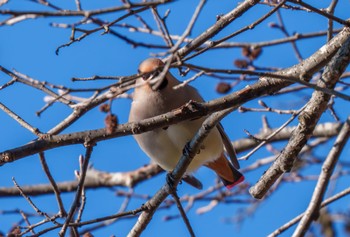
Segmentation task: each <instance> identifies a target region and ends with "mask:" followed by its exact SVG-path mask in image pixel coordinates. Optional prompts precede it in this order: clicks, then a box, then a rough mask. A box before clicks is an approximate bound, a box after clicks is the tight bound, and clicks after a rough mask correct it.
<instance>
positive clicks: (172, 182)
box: [166, 172, 177, 193]
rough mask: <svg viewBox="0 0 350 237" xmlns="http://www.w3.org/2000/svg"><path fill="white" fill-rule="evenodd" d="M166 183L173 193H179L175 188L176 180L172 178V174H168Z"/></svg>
mask: <svg viewBox="0 0 350 237" xmlns="http://www.w3.org/2000/svg"><path fill="white" fill-rule="evenodd" d="M166 182H167V184H168V185H169V188H170V190H171V192H172V193H174V192H176V191H177V190H176V187H175V180H174V177H173V176H172V174H171V172H169V173H167V175H166Z"/></svg>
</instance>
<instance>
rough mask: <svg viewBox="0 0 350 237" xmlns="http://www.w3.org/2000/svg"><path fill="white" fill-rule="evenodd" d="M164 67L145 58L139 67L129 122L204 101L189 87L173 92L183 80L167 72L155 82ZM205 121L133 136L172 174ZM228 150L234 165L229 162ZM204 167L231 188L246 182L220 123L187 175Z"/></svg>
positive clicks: (206, 139) (187, 171) (146, 151)
mask: <svg viewBox="0 0 350 237" xmlns="http://www.w3.org/2000/svg"><path fill="white" fill-rule="evenodd" d="M163 67H164V63H163V61H161V60H160V59H157V58H149V59H146V60H145V61H143V62H142V63H141V64H140V66H139V69H138V72H139V75H140V78H138V79H137V81H136V87H135V91H134V94H133V102H132V105H131V110H130V114H129V122H138V121H141V120H143V119H147V118H150V117H154V116H157V115H161V114H164V113H167V112H170V111H172V110H175V109H177V108H180V107H181V106H183V105H185V104H186V103H187V102H189V101H190V100H192V101H196V102H202V101H203V99H202V97H201V96H200V95H199V93H198V91H197V90H196V89H194V88H193V87H192V86H190V85H188V84H187V85H184V86H181V87H178V88H177V89H174V86H177V85H179V84H180V81H178V80H177V79H176V78H175V77H174V76H173V75H172V74H171V73H170V72H167V73H166V75H165V77H164V78H163V80H162V81H161V82H159V81H158V82H155V83H154V79H157V76H158V75H159V74H160V73H161V72H162V70H163ZM152 81H153V82H152ZM204 120H205V117H202V118H196V119H193V120H186V121H183V122H180V123H177V124H173V125H170V126H168V127H164V128H158V129H154V130H152V131H149V132H145V133H142V134H137V135H134V137H135V139H136V141H137V143H138V144H139V146H140V147H141V149H142V150H143V151H144V152H145V153H146V154H147V155H148V156H149V157H150V158H151V159H152V160H153V161H154V162H156V163H157V164H158V165H159V166H160V167H162V168H163V169H164V170H166V171H172V170H173V169H174V168H175V166H176V164H177V163H178V161H179V159H180V157H181V156H182V154H183V149H184V147H185V145H186V144H187V143H188V142H189V141H190V140H191V139H192V138H193V137H194V135H195V134H196V133H197V131H198V129H199V128H200V127H201V125H202V123H203V121H204ZM224 149H225V150H224ZM225 151H226V153H227V154H228V156H229V157H230V160H231V162H230V161H229V160H227V159H226V156H225V153H224V152H225ZM202 165H205V166H207V167H209V168H210V169H212V170H213V171H215V172H216V174H217V175H218V176H219V177H220V179H221V180H222V182H223V184H224V185H225V186H226V187H227V188H232V187H233V186H235V185H236V184H238V183H240V182H242V181H243V180H244V176H243V175H242V174H241V173H240V172H239V171H238V170H237V169H239V164H238V161H237V157H236V154H235V151H234V149H233V147H232V144H231V142H230V140H229V138H228V137H227V135H226V133H225V132H224V130H223V127H222V126H221V124H219V125H218V126H217V127H216V128H214V129H212V130H211V131H210V133H209V134H208V136H207V137H206V138H205V140H204V141H203V143H202V146H201V149H200V151H199V152H198V154H196V156H195V157H194V158H193V160H192V162H191V164H190V165H189V166H188V168H187V170H186V174H191V173H192V172H193V171H195V170H197V169H198V168H199V167H200V166H202Z"/></svg>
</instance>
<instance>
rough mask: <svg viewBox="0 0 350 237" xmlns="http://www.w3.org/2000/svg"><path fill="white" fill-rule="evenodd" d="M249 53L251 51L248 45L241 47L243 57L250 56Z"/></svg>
mask: <svg viewBox="0 0 350 237" xmlns="http://www.w3.org/2000/svg"><path fill="white" fill-rule="evenodd" d="M250 54H251V51H250V47H248V46H244V47H243V48H242V55H243V56H244V57H247V58H248V57H249V56H250Z"/></svg>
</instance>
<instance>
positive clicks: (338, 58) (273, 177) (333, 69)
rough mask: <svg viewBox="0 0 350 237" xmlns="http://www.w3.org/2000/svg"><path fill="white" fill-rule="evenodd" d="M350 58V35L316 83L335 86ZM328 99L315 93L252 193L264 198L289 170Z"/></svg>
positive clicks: (320, 93)
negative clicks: (280, 151)
mask: <svg viewBox="0 0 350 237" xmlns="http://www.w3.org/2000/svg"><path fill="white" fill-rule="evenodd" d="M321 49H322V48H321ZM349 61H350V37H349V38H348V39H347V40H346V41H345V42H344V43H343V46H342V47H341V48H340V49H339V51H338V53H337V54H336V55H335V56H334V58H333V59H332V60H331V61H330V63H329V64H328V66H327V67H326V69H325V71H324V73H323V75H322V80H319V81H318V83H317V85H318V86H320V87H326V88H334V86H335V84H336V82H337V81H338V80H339V78H340V76H341V74H342V73H343V72H344V70H345V69H346V67H347V65H348V64H349ZM329 99H330V95H327V94H325V93H323V92H321V91H315V92H314V93H313V94H312V97H311V99H310V101H309V103H308V105H307V107H306V108H305V110H304V111H303V112H302V113H301V114H300V116H299V125H298V127H297V128H296V129H295V131H294V132H293V135H292V137H291V138H290V140H289V143H288V145H287V146H286V147H285V149H284V150H283V152H282V153H281V154H280V155H279V157H278V158H277V159H276V161H275V162H274V163H273V164H272V165H271V167H270V168H269V169H268V170H267V171H266V172H265V173H264V174H263V176H262V177H261V178H260V180H259V181H258V183H257V184H255V185H254V186H253V187H251V188H250V190H249V192H250V194H251V195H252V196H253V197H255V198H259V199H260V198H262V197H263V196H264V195H265V194H266V192H267V191H268V190H269V188H270V187H271V186H272V185H273V184H274V183H275V182H276V181H277V180H278V178H279V177H280V176H281V175H282V174H283V173H285V172H289V171H290V169H291V168H292V167H293V163H294V161H295V160H296V158H297V156H298V154H299V152H300V151H301V149H302V148H303V147H304V145H305V144H306V143H307V141H308V139H309V138H310V136H311V134H312V132H313V130H314V128H315V126H316V124H317V122H318V120H319V118H320V117H321V115H322V113H323V112H324V111H325V110H326V109H327V103H328V101H329Z"/></svg>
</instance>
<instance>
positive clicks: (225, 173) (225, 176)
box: [206, 154, 244, 189]
mask: <svg viewBox="0 0 350 237" xmlns="http://www.w3.org/2000/svg"><path fill="white" fill-rule="evenodd" d="M206 166H207V167H208V168H210V169H212V170H213V171H215V173H216V174H217V175H219V177H220V179H221V180H222V182H223V184H224V185H225V186H226V188H228V189H231V188H233V187H234V186H235V185H237V184H239V183H241V182H242V181H243V180H244V176H243V175H242V174H241V172H239V171H238V170H236V169H235V168H234V167H233V165H232V164H231V163H230V162H229V161H228V160H227V159H226V157H225V155H224V154H222V155H221V156H220V157H219V158H218V159H216V160H214V161H212V162H210V163H208V164H206Z"/></svg>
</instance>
